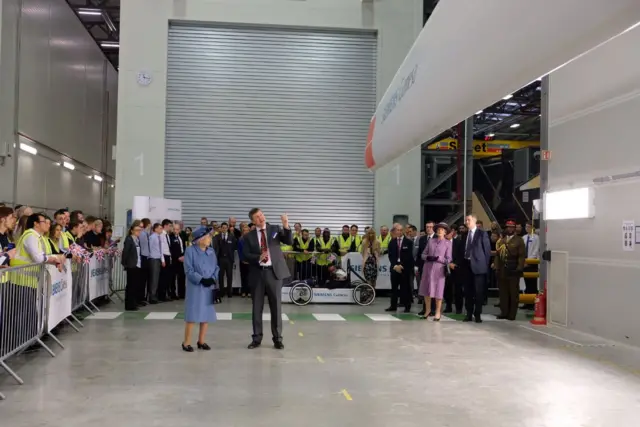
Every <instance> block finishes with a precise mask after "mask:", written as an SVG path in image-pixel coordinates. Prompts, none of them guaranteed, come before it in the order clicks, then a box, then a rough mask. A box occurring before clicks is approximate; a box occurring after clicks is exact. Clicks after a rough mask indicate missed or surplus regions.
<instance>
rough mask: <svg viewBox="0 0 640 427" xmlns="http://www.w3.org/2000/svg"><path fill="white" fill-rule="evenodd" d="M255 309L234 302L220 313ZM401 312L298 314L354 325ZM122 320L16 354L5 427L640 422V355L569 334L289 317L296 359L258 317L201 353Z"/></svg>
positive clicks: (160, 329)
mask: <svg viewBox="0 0 640 427" xmlns="http://www.w3.org/2000/svg"><path fill="white" fill-rule="evenodd" d="M248 307H249V303H248V301H243V300H239V299H234V300H233V302H231V303H229V302H225V303H223V304H221V305H220V306H219V307H218V309H219V311H224V312H229V313H242V312H247V311H248ZM385 307H386V305H385V304H384V302H382V301H381V302H378V303H376V304H375V305H374V306H371V307H365V308H361V307H355V306H330V305H325V306H309V307H303V308H299V307H291V306H286V307H285V312H287V313H291V314H294V313H342V314H343V315H345V316H344V317H345V318H348V316H346V315H347V314H350V313H382V312H383V309H384V308H385ZM120 310H121V307H119V306H118V305H116V304H112V305H108V306H105V307H103V312H115V311H120ZM153 311H154V312H162V311H167V312H174V311H175V312H180V311H181V307H180V304H179V303H167V304H161V305H158V306H154V307H153ZM108 317H109V316H105V318H102V319H98V318H94V319H90V318H87V319H85V320H84V325H85V327H84V329H82V330H81V332H80V333H76V332H74V331H73V330H71V329H68V328H66V329H65V330H63V331H61V332H60V334H59V337H60V339H61V341H62V342H63V344H64V345H65V346H66V349H64V350H62V349H59V348H56V347H55V344H52V349H54V351H56V353H57V357H55V358H50V357H49V356H48V355H46V353H44V352H42V351H40V352H35V353H30V354H26V355H23V356H20V357H18V358H14V359H13V360H10V362H9V364H10V365H11V366H12V367H13V368H15V369H16V371H17V372H18V373H19V374H20V375H21V376H22V377H23V378H24V380H25V384H24V385H21V386H18V385H16V384H15V383H14V382H13V380H12V379H11V378H9V377H8V376H7V375H5V374H1V373H0V391H1V392H3V393H4V394H5V395H6V397H7V399H6V400H5V401H2V402H0V425H1V426H2V427H23V426H24V427H38V426H65V427H78V426H83V427H85V426H94V427H100V426H122V427H134V426H159V427H160V426H162V427H164V426H167V427H168V426H171V427H175V426H189V427H198V426H208V427H210V426H216V427H226V426H242V427H244V426H252V427H254V426H255V427H258V426H292V427H293V426H296V427H297V426H354V427H361V426H381V427H382V426H384V427H387V426H394V427H401V426H419V425H425V426H450V427H457V426H479V427H480V426H488V425H490V426H492V427H500V426H505V427H507V426H508V427H513V426H526V427H543V426H552V427H572V426H586V427H598V426H616V427H617V426H633V425H638V416H637V411H638V409H639V408H640V400H639V396H640V376H639V375H640V351H639V350H637V349H633V348H629V347H625V346H622V345H617V344H613V343H609V342H605V341H603V340H601V339H598V338H595V337H591V336H587V335H583V334H577V333H574V332H571V331H567V330H565V329H562V328H557V327H551V328H544V329H533V328H531V327H530V326H529V325H528V324H527V323H526V322H514V323H512V322H503V321H494V322H485V323H483V324H466V323H462V322H455V321H449V322H440V323H435V322H425V321H343V322H337V321H287V322H285V324H284V330H285V331H284V335H285V345H286V349H285V350H284V351H278V350H275V349H273V348H271V347H270V346H269V342H268V337H265V338H267V339H265V342H264V344H265V345H264V347H262V348H260V349H258V350H253V351H250V350H247V349H246V345H247V344H248V343H249V340H250V333H251V323H250V321H248V320H226V321H219V322H217V323H215V324H213V325H212V326H211V328H210V330H209V334H208V340H207V341H208V342H209V344H210V345H211V346H212V347H213V350H212V351H210V352H202V351H199V352H196V353H194V354H187V353H184V352H182V351H181V350H180V341H181V339H182V332H183V323H182V321H181V320H179V319H173V320H161V319H155V320H149V319H146V318H145V317H135V316H134V317H126V316H118V317H116V318H115V319H109V318H108ZM156 317H162V316H156ZM265 326H266V325H265ZM265 330H266V331H267V330H268V327H267V328H266V329H265Z"/></svg>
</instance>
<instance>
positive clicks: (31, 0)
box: [0, 0, 118, 216]
mask: <svg viewBox="0 0 640 427" xmlns="http://www.w3.org/2000/svg"><path fill="white" fill-rule="evenodd" d="M20 5H21V8H20ZM1 23H2V24H1V25H2V28H1V30H2V31H1V34H2V39H1V49H2V51H1V57H0V61H1V62H0V94H1V95H2V100H1V101H0V108H1V113H2V118H0V138H1V141H2V142H8V143H9V147H10V149H11V154H12V158H11V159H8V160H7V161H6V162H5V166H3V167H1V168H0V178H2V179H3V183H5V184H6V183H11V184H12V183H13V182H14V179H13V177H14V176H16V177H17V181H16V185H15V189H14V186H13V185H3V188H2V189H1V190H0V199H2V200H3V201H9V202H15V203H20V204H28V205H32V206H35V207H38V208H47V209H55V208H58V207H61V206H69V207H72V208H76V207H77V208H80V209H83V210H86V211H87V212H90V213H93V214H99V215H101V216H102V215H108V216H112V215H111V211H112V206H113V203H112V202H111V201H110V199H112V198H113V193H114V190H113V189H112V188H111V184H113V179H112V178H110V177H109V176H111V177H113V176H115V162H114V160H112V153H111V148H110V147H111V146H112V145H115V141H116V135H117V128H116V126H117V125H116V123H117V121H116V120H117V84H118V76H117V72H116V70H115V69H114V68H113V66H111V64H108V63H107V61H106V59H105V57H104V55H103V54H102V52H101V51H100V48H99V47H98V46H97V45H96V43H95V42H94V41H93V39H92V38H91V36H90V35H89V34H88V33H87V31H86V30H85V29H84V27H83V25H82V24H81V23H80V21H79V20H78V19H77V17H76V16H75V15H74V13H73V11H72V10H71V9H70V8H69V6H68V5H67V3H66V2H65V0H23V1H19V0H4V1H3V2H2V20H1ZM16 75H17V78H16ZM16 107H17V110H16ZM17 134H19V135H20V136H18V135H17ZM18 138H22V139H21V141H23V142H25V143H29V144H31V145H33V146H34V147H36V148H37V149H38V155H37V156H32V155H31V154H27V153H24V152H20V150H18V149H17V147H16V148H14V147H13V144H14V143H16V144H18V143H19V141H18V140H17V139H18ZM63 160H70V161H71V162H72V163H74V164H75V165H76V170H75V171H69V170H67V169H64V168H62V167H60V166H56V163H59V162H62V161H63ZM16 164H17V165H18V171H17V174H16V173H15V169H14V167H15V165H16ZM93 174H98V175H101V176H102V177H103V178H104V181H103V182H102V183H99V182H97V181H94V180H92V179H89V178H88V176H90V175H93ZM5 179H6V180H5ZM14 198H15V200H14Z"/></svg>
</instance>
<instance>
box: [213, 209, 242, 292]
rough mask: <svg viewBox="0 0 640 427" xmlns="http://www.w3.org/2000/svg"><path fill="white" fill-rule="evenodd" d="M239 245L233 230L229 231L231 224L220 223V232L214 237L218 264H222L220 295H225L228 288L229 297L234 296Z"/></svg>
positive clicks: (219, 279)
mask: <svg viewBox="0 0 640 427" xmlns="http://www.w3.org/2000/svg"><path fill="white" fill-rule="evenodd" d="M237 246H238V240H237V239H236V237H235V236H234V235H233V232H230V231H229V224H227V223H226V222H223V223H222V224H221V225H220V233H218V234H216V235H215V236H214V237H213V249H214V250H215V252H216V256H217V257H218V266H220V273H219V276H218V283H220V295H224V293H225V289H226V293H227V297H229V298H231V297H232V296H233V263H234V262H235V252H236V247H237ZM225 279H226V280H225ZM225 283H226V287H225Z"/></svg>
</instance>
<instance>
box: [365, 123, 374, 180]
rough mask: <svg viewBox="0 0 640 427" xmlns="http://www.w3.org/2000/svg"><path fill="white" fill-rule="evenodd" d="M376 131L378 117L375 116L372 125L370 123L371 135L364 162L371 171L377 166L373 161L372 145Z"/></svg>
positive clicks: (368, 136) (368, 138)
mask: <svg viewBox="0 0 640 427" xmlns="http://www.w3.org/2000/svg"><path fill="white" fill-rule="evenodd" d="M375 129H376V116H373V118H372V119H371V123H369V135H367V147H366V148H365V149H364V162H365V164H366V165H367V168H369V169H371V168H372V167H374V166H375V165H376V161H375V160H374V159H373V145H372V144H371V141H372V140H373V133H374V132H375Z"/></svg>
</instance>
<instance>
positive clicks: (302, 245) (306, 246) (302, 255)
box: [296, 237, 313, 262]
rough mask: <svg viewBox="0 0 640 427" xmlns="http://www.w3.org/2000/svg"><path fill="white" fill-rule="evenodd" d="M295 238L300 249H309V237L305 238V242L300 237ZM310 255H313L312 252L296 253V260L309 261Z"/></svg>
mask: <svg viewBox="0 0 640 427" xmlns="http://www.w3.org/2000/svg"><path fill="white" fill-rule="evenodd" d="M297 239H298V245H299V246H300V249H302V250H303V251H306V250H307V249H309V244H310V243H311V239H309V240H307V242H306V243H305V242H304V240H302V237H298V238H297ZM311 257H313V254H305V253H297V254H296V261H298V262H305V261H309V260H310V259H311Z"/></svg>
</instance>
